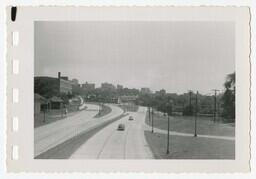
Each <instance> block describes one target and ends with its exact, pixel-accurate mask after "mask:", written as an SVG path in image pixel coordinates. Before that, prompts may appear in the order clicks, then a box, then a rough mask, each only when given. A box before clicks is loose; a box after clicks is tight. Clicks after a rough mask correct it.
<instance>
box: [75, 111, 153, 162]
mask: <svg viewBox="0 0 256 179" xmlns="http://www.w3.org/2000/svg"><path fill="white" fill-rule="evenodd" d="M129 114H130V115H132V116H133V117H134V120H128V118H129V115H128V116H125V117H123V118H121V119H120V120H118V121H116V122H113V123H111V124H109V125H108V126H106V127H105V128H103V129H102V130H100V131H99V132H98V133H96V134H95V135H94V136H92V137H91V138H90V139H89V140H88V141H87V142H85V143H84V144H83V145H81V146H80V147H79V148H78V149H77V150H76V151H75V152H74V153H73V154H72V155H71V157H70V158H72V159H152V158H153V154H152V152H151V150H150V148H149V146H148V145H147V142H146V139H145V137H144V130H145V129H146V126H145V123H144V121H145V117H146V108H144V107H139V110H138V112H129ZM120 123H123V124H125V130H124V131H118V130H117V127H118V124H120Z"/></svg>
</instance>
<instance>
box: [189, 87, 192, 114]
mask: <svg viewBox="0 0 256 179" xmlns="http://www.w3.org/2000/svg"><path fill="white" fill-rule="evenodd" d="M191 100H192V91H191V90H189V110H190V111H189V112H192V102H191Z"/></svg>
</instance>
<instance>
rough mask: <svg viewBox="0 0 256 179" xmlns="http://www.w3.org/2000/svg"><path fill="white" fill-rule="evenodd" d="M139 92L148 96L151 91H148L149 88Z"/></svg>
mask: <svg viewBox="0 0 256 179" xmlns="http://www.w3.org/2000/svg"><path fill="white" fill-rule="evenodd" d="M140 92H141V93H142V94H150V93H151V91H150V89H149V88H141V90H140Z"/></svg>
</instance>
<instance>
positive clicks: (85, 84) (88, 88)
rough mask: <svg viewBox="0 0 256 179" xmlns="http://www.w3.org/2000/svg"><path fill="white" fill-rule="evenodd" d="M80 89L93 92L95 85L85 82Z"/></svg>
mask: <svg viewBox="0 0 256 179" xmlns="http://www.w3.org/2000/svg"><path fill="white" fill-rule="evenodd" d="M82 88H83V89H84V90H88V91H91V90H94V89H95V84H94V83H88V82H85V83H84V84H82Z"/></svg>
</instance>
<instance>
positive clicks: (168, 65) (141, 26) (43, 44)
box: [35, 21, 235, 94]
mask: <svg viewBox="0 0 256 179" xmlns="http://www.w3.org/2000/svg"><path fill="white" fill-rule="evenodd" d="M59 71H60V72H61V73H62V75H63V76H68V77H69V79H73V78H76V79H78V80H79V83H85V82H86V81H87V82H89V83H95V84H96V86H100V84H101V83H104V82H108V83H112V84H114V85H117V84H121V85H123V86H124V87H128V88H139V89H140V88H143V87H148V88H150V89H151V90H153V91H156V90H160V89H165V90H166V91H167V92H171V93H172V92H173V93H175V92H176V93H184V92H187V91H188V90H194V91H196V90H198V91H199V92H200V93H205V94H206V93H209V92H211V90H212V89H214V88H216V89H223V88H224V87H223V84H224V82H225V78H226V75H227V74H229V73H232V72H234V71H235V26H234V23H232V22H186V21H184V22H78V21H77V22H52V21H49V22H47V21H45V22H35V76H52V77H57V76H58V74H57V73H58V72H59Z"/></svg>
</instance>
